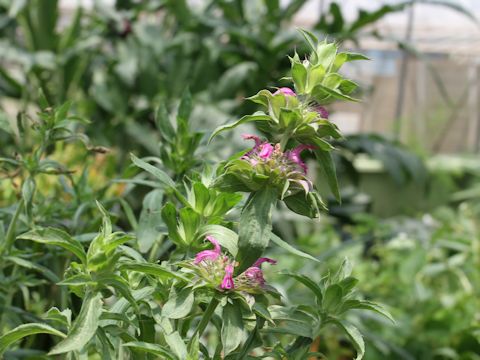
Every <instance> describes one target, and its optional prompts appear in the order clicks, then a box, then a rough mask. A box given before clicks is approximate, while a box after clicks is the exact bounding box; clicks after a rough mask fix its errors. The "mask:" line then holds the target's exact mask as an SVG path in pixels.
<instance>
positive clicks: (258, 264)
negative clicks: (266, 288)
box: [252, 257, 277, 268]
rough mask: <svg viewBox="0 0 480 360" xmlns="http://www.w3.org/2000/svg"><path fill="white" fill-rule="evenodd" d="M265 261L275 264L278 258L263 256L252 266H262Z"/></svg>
mask: <svg viewBox="0 0 480 360" xmlns="http://www.w3.org/2000/svg"><path fill="white" fill-rule="evenodd" d="M264 262H268V263H269V264H272V265H275V264H276V263H277V260H273V259H270V258H267V257H261V258H259V259H258V260H257V261H255V263H254V264H253V265H252V267H257V268H260V267H261V266H262V264H263V263H264Z"/></svg>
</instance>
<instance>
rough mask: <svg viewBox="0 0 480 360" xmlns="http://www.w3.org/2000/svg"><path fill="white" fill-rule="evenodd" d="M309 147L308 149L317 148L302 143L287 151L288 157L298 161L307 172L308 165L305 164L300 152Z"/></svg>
mask: <svg viewBox="0 0 480 360" xmlns="http://www.w3.org/2000/svg"><path fill="white" fill-rule="evenodd" d="M307 149H308V150H313V149H315V146H313V145H304V144H301V145H298V146H297V147H296V148H294V149H292V150H290V151H288V153H287V156H288V158H289V159H290V160H292V161H293V162H295V163H297V164H298V165H300V167H301V168H302V169H303V172H304V173H305V174H306V173H307V165H305V163H304V162H303V160H302V158H301V157H300V153H301V152H302V151H303V150H307Z"/></svg>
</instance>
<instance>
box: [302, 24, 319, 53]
mask: <svg viewBox="0 0 480 360" xmlns="http://www.w3.org/2000/svg"><path fill="white" fill-rule="evenodd" d="M298 31H300V33H301V34H302V35H303V37H304V38H305V40H307V43H308V45H310V48H311V49H312V50H313V51H316V50H317V44H318V38H317V37H316V36H315V35H313V33H311V32H310V31H307V30H304V29H299V30H298Z"/></svg>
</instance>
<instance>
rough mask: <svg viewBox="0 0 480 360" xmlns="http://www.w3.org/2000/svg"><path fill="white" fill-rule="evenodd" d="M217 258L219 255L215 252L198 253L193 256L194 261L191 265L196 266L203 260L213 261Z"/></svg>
mask: <svg viewBox="0 0 480 360" xmlns="http://www.w3.org/2000/svg"><path fill="white" fill-rule="evenodd" d="M219 256H220V254H219V253H218V252H216V251H215V250H203V251H200V252H199V253H198V254H197V255H195V260H194V262H193V263H194V264H195V265H198V264H200V263H201V262H202V261H205V260H210V261H215V260H217V258H218V257H219Z"/></svg>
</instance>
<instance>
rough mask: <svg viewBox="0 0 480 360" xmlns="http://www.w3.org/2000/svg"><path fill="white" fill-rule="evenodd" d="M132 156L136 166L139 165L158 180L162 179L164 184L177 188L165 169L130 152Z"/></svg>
mask: <svg viewBox="0 0 480 360" xmlns="http://www.w3.org/2000/svg"><path fill="white" fill-rule="evenodd" d="M130 157H131V159H132V161H133V163H134V164H135V165H136V166H138V167H139V168H142V169H143V170H145V171H146V172H148V173H150V174H152V175H153V176H155V177H156V178H157V179H158V180H160V182H161V183H162V184H163V185H166V186H168V187H170V188H175V182H174V181H173V180H172V179H171V178H170V176H168V175H167V173H166V172H164V171H163V170H160V169H159V168H157V167H155V166H153V165H151V164H149V163H147V162H146V161H143V160H141V159H139V158H137V157H136V156H135V155H133V154H130Z"/></svg>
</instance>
